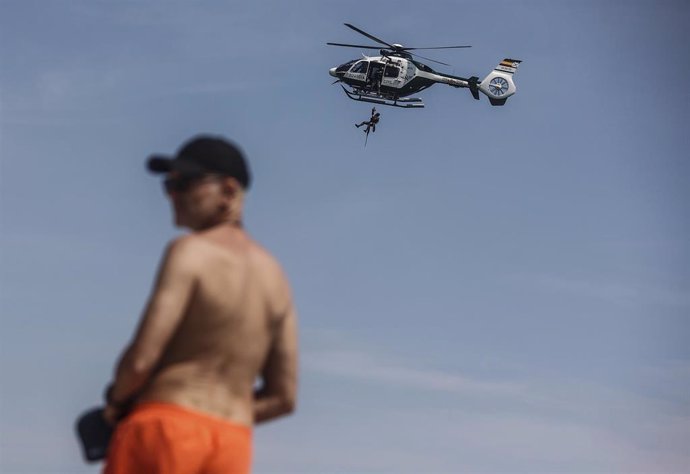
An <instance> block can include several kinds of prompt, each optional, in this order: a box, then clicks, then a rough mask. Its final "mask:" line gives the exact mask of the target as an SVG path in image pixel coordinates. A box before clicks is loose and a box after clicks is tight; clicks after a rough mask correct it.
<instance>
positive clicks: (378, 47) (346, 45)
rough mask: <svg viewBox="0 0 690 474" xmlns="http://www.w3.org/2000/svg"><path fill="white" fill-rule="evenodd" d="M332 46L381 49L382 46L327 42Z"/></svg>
mask: <svg viewBox="0 0 690 474" xmlns="http://www.w3.org/2000/svg"><path fill="white" fill-rule="evenodd" d="M326 44H327V45H330V46H345V47H346V48H364V49H381V46H364V45H361V44H344V43H326Z"/></svg>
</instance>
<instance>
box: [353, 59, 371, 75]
mask: <svg viewBox="0 0 690 474" xmlns="http://www.w3.org/2000/svg"><path fill="white" fill-rule="evenodd" d="M368 68H369V61H359V62H358V63H357V64H355V65H354V66H353V67H352V69H350V73H352V74H366V73H367V69H368Z"/></svg>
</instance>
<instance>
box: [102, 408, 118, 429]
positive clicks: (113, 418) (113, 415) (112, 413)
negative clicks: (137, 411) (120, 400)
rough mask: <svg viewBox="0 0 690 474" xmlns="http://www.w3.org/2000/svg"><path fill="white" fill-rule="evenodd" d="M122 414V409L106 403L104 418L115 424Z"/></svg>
mask: <svg viewBox="0 0 690 474" xmlns="http://www.w3.org/2000/svg"><path fill="white" fill-rule="evenodd" d="M121 416H122V410H121V409H119V408H117V407H115V406H113V405H106V407H105V410H103V418H105V421H107V422H108V424H110V425H113V426H115V425H116V424H117V422H118V421H119V420H120V418H121Z"/></svg>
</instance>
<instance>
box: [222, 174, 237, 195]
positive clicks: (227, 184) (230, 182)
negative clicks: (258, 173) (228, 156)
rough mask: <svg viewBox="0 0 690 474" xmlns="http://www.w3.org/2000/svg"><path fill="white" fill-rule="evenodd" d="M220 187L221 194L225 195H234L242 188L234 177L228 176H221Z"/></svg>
mask: <svg viewBox="0 0 690 474" xmlns="http://www.w3.org/2000/svg"><path fill="white" fill-rule="evenodd" d="M221 189H222V191H223V194H225V195H226V196H228V197H235V196H237V194H238V193H239V191H240V190H241V189H242V187H241V186H240V183H239V182H238V181H237V180H236V179H235V178H232V177H230V176H228V177H225V178H223V181H221Z"/></svg>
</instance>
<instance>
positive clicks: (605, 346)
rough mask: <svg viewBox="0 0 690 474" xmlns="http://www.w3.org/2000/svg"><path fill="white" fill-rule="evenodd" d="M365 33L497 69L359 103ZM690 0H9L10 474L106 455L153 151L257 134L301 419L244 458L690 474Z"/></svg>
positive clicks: (6, 464)
mask: <svg viewBox="0 0 690 474" xmlns="http://www.w3.org/2000/svg"><path fill="white" fill-rule="evenodd" d="M344 22H349V23H353V24H355V25H357V26H358V27H360V28H362V29H364V30H366V31H369V32H371V33H373V34H374V35H377V36H379V37H381V38H383V39H385V40H387V41H389V42H398V43H402V44H403V45H408V46H421V47H424V46H435V45H448V44H471V45H473V47H472V48H471V49H467V50H456V51H453V50H450V51H429V52H426V54H425V55H426V56H430V57H432V58H435V59H439V60H441V61H445V62H448V63H450V64H452V65H453V66H452V67H442V66H439V67H438V69H439V70H440V71H444V72H448V73H450V74H456V75H460V76H464V77H469V76H470V75H477V76H479V77H480V78H481V77H484V75H486V74H487V73H488V72H489V71H490V70H491V69H492V68H493V67H494V66H495V65H496V64H497V63H498V61H500V60H501V59H503V58H504V57H512V58H517V59H522V60H523V61H524V62H523V63H522V65H521V66H520V69H519V71H518V72H517V74H516V75H515V82H516V84H517V88H518V92H517V94H516V95H515V96H514V97H512V98H510V99H509V100H508V103H507V104H506V106H505V107H491V106H490V105H489V103H488V101H487V100H486V97H484V96H482V100H481V101H479V102H477V101H475V100H473V99H472V97H471V95H470V94H469V92H468V91H467V90H462V89H460V90H459V89H453V88H450V87H447V86H444V85H436V86H434V87H432V88H431V89H429V90H427V91H425V92H424V93H423V94H422V95H421V97H422V98H423V99H424V101H425V103H426V108H425V109H421V110H403V109H393V108H386V107H380V108H379V110H380V111H381V113H382V117H381V123H380V125H379V127H378V128H377V130H376V133H375V134H372V135H371V136H370V137H369V141H368V145H367V147H366V149H365V148H364V146H363V145H364V140H363V138H364V137H363V134H362V132H361V130H357V129H355V128H354V127H353V124H354V123H356V122H359V121H361V120H364V119H366V118H367V117H368V115H369V110H370V106H369V105H367V104H363V103H357V102H353V101H350V100H349V99H347V97H345V95H344V94H343V92H342V91H341V90H340V88H339V87H338V86H331V82H332V79H333V78H331V77H329V76H328V69H329V68H330V67H333V66H336V65H338V64H341V63H344V62H346V61H348V60H350V59H354V58H357V57H358V56H360V54H361V51H358V50H356V49H353V50H349V49H345V48H335V47H329V46H326V45H325V43H326V42H328V41H331V42H343V43H355V44H367V40H366V39H365V38H363V37H360V36H358V35H357V34H356V33H354V32H353V31H351V30H349V29H347V28H345V27H344V26H343V23H344ZM689 22H690V4H688V3H687V2H682V1H677V2H672V1H660V2H652V1H648V2H637V1H622V0H620V1H602V2H591V3H589V2H562V1H548V2H547V1H505V0H497V1H493V2H459V1H457V2H450V1H448V2H440V1H439V2H427V3H424V2H419V1H414V2H412V1H395V2H393V1H350V2H335V1H299V2H279V1H271V2H261V1H257V2H249V1H244V2H239V1H232V2H231V1H158V0H151V1H144V0H142V1H91V0H88V1H87V0H83V1H82V0H70V1H68V0H64V1H59V0H55V1H47V0H45V1H43V0H2V1H0V132H1V135H0V157H1V168H0V178H1V185H0V225H1V241H0V245H1V248H2V254H1V260H0V272H1V273H0V278H1V302H0V313H1V317H2V320H1V327H0V351H1V353H0V355H1V357H0V368H1V370H2V377H1V379H0V396H1V398H0V427H1V433H0V436H1V437H0V471H1V472H3V473H32V474H33V473H49V472H50V473H96V472H98V467H97V466H87V465H85V464H83V463H82V461H81V458H80V453H79V451H78V446H77V443H76V438H75V436H74V433H73V422H74V419H75V418H76V416H77V415H78V414H79V413H80V412H81V411H82V410H84V409H86V408H89V407H91V406H94V405H96V404H97V403H99V401H100V395H101V392H102V389H103V387H104V386H105V385H106V383H107V382H108V381H109V380H110V378H111V374H112V369H113V364H114V362H115V360H116V358H117V356H118V355H119V353H120V351H121V349H122V348H123V347H124V345H125V344H126V343H127V341H128V340H129V338H130V336H131V334H132V332H133V330H134V325H135V324H136V321H137V319H138V317H139V315H140V313H141V310H142V307H143V305H144V303H145V300H146V297H147V295H148V292H149V290H150V287H151V282H152V278H153V276H154V273H155V270H156V265H157V262H158V260H159V258H160V256H161V253H162V251H163V248H164V246H165V245H166V243H167V242H168V241H169V240H170V239H172V238H174V237H175V236H176V235H178V233H179V230H176V229H174V227H173V226H172V223H171V216H170V210H169V208H168V204H167V202H166V201H165V199H164V196H163V193H162V192H161V187H160V183H159V182H158V179H157V178H155V177H152V176H150V175H148V174H147V173H146V172H145V171H144V161H145V159H146V157H147V156H148V155H149V154H150V153H154V152H160V153H172V152H174V151H175V149H176V148H177V147H178V146H179V145H180V144H181V143H182V142H183V141H184V140H186V139H187V138H189V137H190V136H192V135H194V134H196V133H199V132H210V133H218V134H223V135H225V136H227V137H229V138H231V139H233V140H235V141H237V142H238V143H239V144H241V146H242V147H243V148H244V150H245V152H246V154H247V156H248V157H249V160H250V162H251V166H252V169H253V171H254V176H255V185H254V186H253V188H252V190H251V193H250V194H249V196H248V202H247V209H246V223H247V228H248V230H249V231H250V232H251V233H252V234H253V235H254V236H255V238H256V239H257V240H259V241H260V242H262V243H263V244H265V245H266V246H267V247H268V248H269V249H270V250H271V251H273V252H274V254H275V255H276V256H277V257H278V258H279V259H280V261H281V262H282V263H283V265H284V267H285V269H286V271H287V273H288V275H289V276H290V279H291V282H292V285H293V288H294V293H295V298H296V301H297V305H298V308H299V311H300V316H301V322H300V330H301V344H302V354H301V387H300V399H299V406H298V411H297V413H296V414H295V415H294V416H292V417H290V418H286V419H284V420H282V421H276V422H274V423H271V424H267V425H265V426H261V427H258V428H257V430H256V432H255V439H256V451H255V455H256V456H255V462H254V468H255V472H256V473H279V472H295V473H324V472H333V473H334V472H338V473H364V472H367V473H379V472H382V473H383V472H385V473H431V472H445V473H455V472H487V473H488V472H526V473H536V472H634V471H638V472H652V471H653V472H688V471H689V470H690V455H689V454H688V449H687V448H688V442H689V440H690V397H689V396H688V393H690V344H689V340H690V248H689V245H688V240H689V235H690V199H689V198H690V191H688V190H689V189H690V163H689V162H688V155H689V154H688V149H690V139H689V134H688V124H689V123H690V112H689V111H688V105H689V104H690V87H688V84H690V58H689V57H688V44H690V33H689V32H690V29H688V26H687V25H688V23H689Z"/></svg>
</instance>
